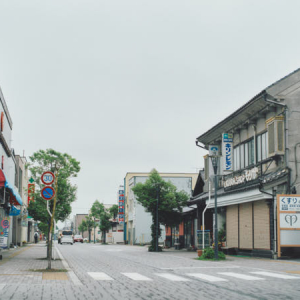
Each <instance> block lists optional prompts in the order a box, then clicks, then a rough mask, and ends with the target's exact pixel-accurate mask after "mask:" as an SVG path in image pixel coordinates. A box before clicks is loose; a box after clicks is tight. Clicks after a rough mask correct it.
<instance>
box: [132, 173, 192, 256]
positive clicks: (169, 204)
mask: <svg viewBox="0 0 300 300" xmlns="http://www.w3.org/2000/svg"><path fill="white" fill-rule="evenodd" d="M132 190H133V192H134V194H135V196H136V200H137V201H138V202H139V203H141V204H142V205H143V206H144V207H145V209H146V211H147V212H149V213H151V215H152V225H151V237H152V240H151V245H150V247H149V251H156V246H157V249H158V251H161V247H158V239H159V237H160V236H161V230H160V224H164V225H167V226H174V225H175V224H178V223H179V222H180V218H181V215H180V213H181V212H182V208H183V207H184V206H186V203H187V200H188V199H189V197H188V195H187V193H186V192H184V191H180V192H177V191H176V187H175V186H174V185H173V184H172V183H171V182H166V181H164V180H163V179H162V178H161V176H160V175H159V174H158V172H157V171H156V170H155V169H153V170H152V171H151V173H150V176H149V178H148V179H147V180H146V182H145V183H137V184H136V186H135V187H134V188H133V189H132ZM157 212H158V215H157ZM157 217H158V224H157Z"/></svg>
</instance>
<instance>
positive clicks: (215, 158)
mask: <svg viewBox="0 0 300 300" xmlns="http://www.w3.org/2000/svg"><path fill="white" fill-rule="evenodd" d="M210 158H211V163H212V165H213V169H214V174H215V233H214V236H215V259H218V258H219V256H218V246H219V245H218V204H217V190H218V176H217V172H218V156H217V155H212V156H211V157H210Z"/></svg>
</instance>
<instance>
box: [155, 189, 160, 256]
mask: <svg viewBox="0 0 300 300" xmlns="http://www.w3.org/2000/svg"><path fill="white" fill-rule="evenodd" d="M158 200H159V187H158V186H157V187H156V246H155V247H156V249H155V250H156V252H158V226H159V224H158Z"/></svg>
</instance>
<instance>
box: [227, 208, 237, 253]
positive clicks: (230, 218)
mask: <svg viewBox="0 0 300 300" xmlns="http://www.w3.org/2000/svg"><path fill="white" fill-rule="evenodd" d="M226 241H227V247H229V248H237V247H238V205H231V206H227V208H226Z"/></svg>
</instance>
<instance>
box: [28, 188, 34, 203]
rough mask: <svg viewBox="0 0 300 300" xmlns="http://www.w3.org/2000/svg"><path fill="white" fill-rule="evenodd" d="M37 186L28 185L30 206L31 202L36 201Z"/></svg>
mask: <svg viewBox="0 0 300 300" xmlns="http://www.w3.org/2000/svg"><path fill="white" fill-rule="evenodd" d="M34 192H35V184H34V183H28V205H29V202H30V201H34Z"/></svg>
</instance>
